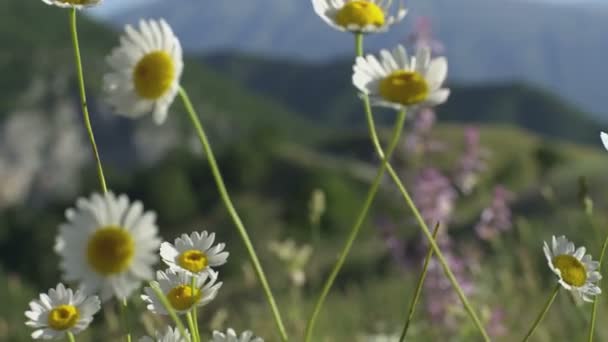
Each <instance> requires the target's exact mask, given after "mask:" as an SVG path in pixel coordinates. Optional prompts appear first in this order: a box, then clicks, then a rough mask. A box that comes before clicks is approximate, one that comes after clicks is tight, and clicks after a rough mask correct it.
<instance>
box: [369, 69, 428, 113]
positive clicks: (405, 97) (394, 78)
mask: <svg viewBox="0 0 608 342" xmlns="http://www.w3.org/2000/svg"><path fill="white" fill-rule="evenodd" d="M380 95H381V96H382V98H384V99H385V100H387V101H389V102H393V103H399V104H402V105H404V106H409V105H413V104H417V103H420V102H423V101H424V100H426V98H427V97H428V95H429V85H428V83H427V82H426V80H425V79H424V77H423V76H422V75H420V74H419V73H417V72H415V71H406V70H399V71H395V72H393V73H392V74H390V75H388V76H387V77H386V78H385V79H383V80H382V81H380Z"/></svg>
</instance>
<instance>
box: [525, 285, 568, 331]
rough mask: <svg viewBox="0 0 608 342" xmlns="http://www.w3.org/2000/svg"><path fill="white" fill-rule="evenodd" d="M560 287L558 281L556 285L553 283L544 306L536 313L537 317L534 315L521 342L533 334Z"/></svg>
mask: <svg viewBox="0 0 608 342" xmlns="http://www.w3.org/2000/svg"><path fill="white" fill-rule="evenodd" d="M560 287H561V285H560V284H559V283H557V285H555V289H554V290H553V292H552V293H551V295H550V296H549V299H547V302H546V303H545V306H544V307H543V310H542V311H541V312H540V313H539V314H538V317H536V319H535V320H534V323H532V326H531V327H530V330H528V333H527V334H526V336H525V337H524V339H523V340H522V341H523V342H526V341H528V339H529V338H530V337H531V336H532V334H534V331H535V330H536V328H537V327H538V325H539V324H540V322H541V321H542V320H543V318H545V315H546V314H547V312H548V311H549V308H550V307H551V304H553V301H554V300H555V297H557V293H558V292H559V288H560Z"/></svg>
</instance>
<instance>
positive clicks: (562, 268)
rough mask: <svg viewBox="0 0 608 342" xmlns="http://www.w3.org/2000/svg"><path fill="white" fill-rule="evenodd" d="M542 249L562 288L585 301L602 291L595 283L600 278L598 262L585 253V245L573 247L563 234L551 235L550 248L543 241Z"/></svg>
mask: <svg viewBox="0 0 608 342" xmlns="http://www.w3.org/2000/svg"><path fill="white" fill-rule="evenodd" d="M543 250H544V252H545V256H546V257H547V263H548V264H549V268H551V270H552V271H553V273H555V274H556V275H557V276H558V278H559V283H560V284H561V285H562V287H563V288H565V289H566V290H568V291H571V292H572V293H573V294H575V295H576V296H577V297H579V298H582V299H583V300H584V301H587V302H593V298H592V296H597V295H599V294H600V293H602V291H601V289H600V288H599V287H598V286H597V285H596V284H595V283H597V282H598V281H599V280H600V279H601V278H602V276H601V275H600V273H599V272H598V271H596V270H597V269H598V267H599V262H597V261H593V260H592V259H591V255H589V254H586V255H585V251H586V250H585V247H579V248H578V249H575V247H574V244H573V243H572V242H570V241H568V239H566V237H565V236H560V237H558V238H556V237H555V236H553V238H552V240H551V248H549V245H548V244H547V243H546V242H545V245H544V247H543Z"/></svg>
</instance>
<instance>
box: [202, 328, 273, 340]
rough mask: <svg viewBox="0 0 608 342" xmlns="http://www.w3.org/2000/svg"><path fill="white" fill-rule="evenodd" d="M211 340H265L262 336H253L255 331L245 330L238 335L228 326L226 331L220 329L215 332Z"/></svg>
mask: <svg viewBox="0 0 608 342" xmlns="http://www.w3.org/2000/svg"><path fill="white" fill-rule="evenodd" d="M211 342H264V339H262V338H261V337H253V333H252V332H251V331H249V330H247V331H244V332H243V333H242V334H241V336H238V335H237V334H236V332H235V331H234V330H233V329H231V328H228V330H227V331H226V333H225V334H224V333H223V332H219V331H214V332H213V337H212V338H211Z"/></svg>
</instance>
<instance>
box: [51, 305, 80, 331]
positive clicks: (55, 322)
mask: <svg viewBox="0 0 608 342" xmlns="http://www.w3.org/2000/svg"><path fill="white" fill-rule="evenodd" d="M78 318H80V313H79V312H78V309H77V308H76V307H75V306H73V305H60V306H58V307H56V308H54V309H53V310H51V312H49V319H48V324H49V326H50V327H51V328H53V329H54V330H66V329H70V328H71V327H73V326H74V325H76V322H78Z"/></svg>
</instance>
